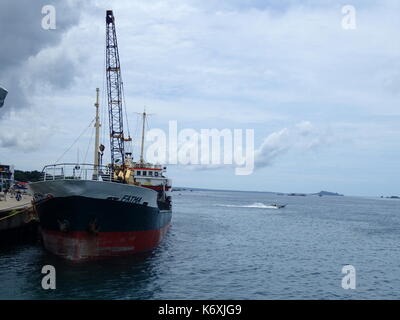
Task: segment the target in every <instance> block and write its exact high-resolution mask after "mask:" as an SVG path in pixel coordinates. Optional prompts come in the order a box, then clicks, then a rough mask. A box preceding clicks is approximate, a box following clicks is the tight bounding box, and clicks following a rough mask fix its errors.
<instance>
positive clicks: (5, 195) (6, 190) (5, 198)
mask: <svg viewBox="0 0 400 320" xmlns="http://www.w3.org/2000/svg"><path fill="white" fill-rule="evenodd" d="M7 192H8V189H7V188H4V201H7Z"/></svg>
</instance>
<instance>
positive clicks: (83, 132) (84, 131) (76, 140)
mask: <svg viewBox="0 0 400 320" xmlns="http://www.w3.org/2000/svg"><path fill="white" fill-rule="evenodd" d="M95 120H96V119H93V120H92V121H91V122H90V124H89V125H88V126H87V127H86V128H85V129H84V130H83V131H82V133H81V134H80V135H79V136H78V138H76V139H75V141H74V142H73V143H72V144H71V146H70V147H69V148H68V149H67V150H65V151H64V153H63V154H62V155H61V156H60V157H59V158H58V159H57V161H56V163H55V164H57V163H58V161H60V160H61V159H62V157H64V156H65V154H66V153H67V152H68V151H69V150H71V149H72V147H73V146H74V145H75V143H77V142H78V140H79V139H80V138H81V137H82V136H83V135H84V134H85V133H86V131H87V129H89V128H90V126H91V125H92V124H93V123H94V122H95Z"/></svg>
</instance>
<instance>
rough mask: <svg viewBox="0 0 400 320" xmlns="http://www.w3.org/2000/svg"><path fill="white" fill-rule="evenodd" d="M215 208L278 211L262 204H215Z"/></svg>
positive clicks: (273, 207) (274, 207)
mask: <svg viewBox="0 0 400 320" xmlns="http://www.w3.org/2000/svg"><path fill="white" fill-rule="evenodd" d="M217 206H218V207H230V208H257V209H278V208H277V207H276V206H271V205H266V204H264V203H262V202H254V203H253V204H247V205H236V204H217Z"/></svg>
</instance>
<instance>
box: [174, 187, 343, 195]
mask: <svg viewBox="0 0 400 320" xmlns="http://www.w3.org/2000/svg"><path fill="white" fill-rule="evenodd" d="M172 191H216V192H257V193H268V194H275V195H278V196H292V197H306V196H319V197H322V196H336V197H343V196H344V195H343V194H340V193H337V192H329V191H320V192H318V193H295V192H291V193H283V192H271V191H245V190H221V189H206V188H188V187H175V188H172Z"/></svg>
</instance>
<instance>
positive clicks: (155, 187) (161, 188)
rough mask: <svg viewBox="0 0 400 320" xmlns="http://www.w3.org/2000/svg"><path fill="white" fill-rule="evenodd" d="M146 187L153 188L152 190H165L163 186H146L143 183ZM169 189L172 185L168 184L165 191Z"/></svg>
mask: <svg viewBox="0 0 400 320" xmlns="http://www.w3.org/2000/svg"><path fill="white" fill-rule="evenodd" d="M141 186H142V187H144V188H148V189H152V190H163V187H162V186H145V185H141ZM169 189H171V187H168V186H166V187H165V191H168V190H169Z"/></svg>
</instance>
